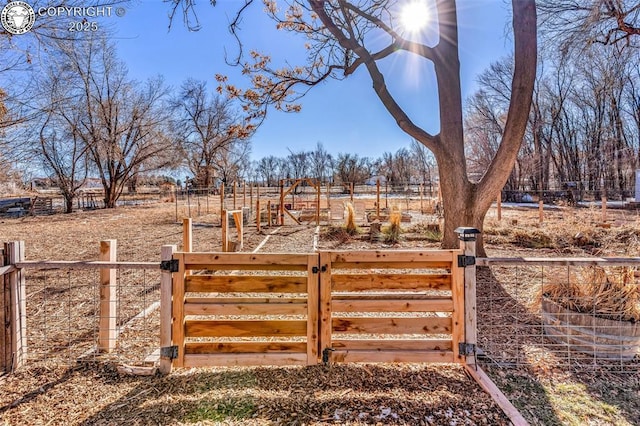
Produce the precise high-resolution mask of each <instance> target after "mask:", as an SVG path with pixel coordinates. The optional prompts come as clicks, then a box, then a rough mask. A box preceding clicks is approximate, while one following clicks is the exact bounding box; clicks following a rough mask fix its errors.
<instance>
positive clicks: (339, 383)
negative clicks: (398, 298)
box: [80, 364, 510, 425]
mask: <svg viewBox="0 0 640 426" xmlns="http://www.w3.org/2000/svg"><path fill="white" fill-rule="evenodd" d="M107 379H109V378H107ZM134 420H135V423H136V424H168V423H197V422H206V421H209V422H230V421H236V422H239V423H242V424H288V425H289V424H290V425H293V424H308V423H311V422H326V423H336V424H344V423H347V422H358V423H364V424H376V423H387V424H451V422H452V421H453V422H454V423H455V422H456V421H457V422H458V424H468V423H469V422H471V424H486V425H508V424H510V423H509V420H508V419H507V418H506V416H504V414H503V413H502V412H501V411H500V410H499V409H498V408H497V406H495V405H494V404H493V403H492V401H491V399H490V397H489V396H488V395H485V394H482V393H478V389H477V388H476V387H475V386H474V384H473V382H472V380H471V379H469V378H468V377H466V376H465V374H464V371H463V369H462V368H460V367H459V366H458V367H453V366H450V367H442V366H440V367H437V368H436V367H434V366H426V365H415V364H411V365H406V366H390V365H346V364H345V365H333V366H321V365H319V366H312V367H258V368H243V369H225V370H218V371H212V370H208V369H200V370H191V371H184V370H177V371H176V372H174V373H173V374H171V375H169V376H165V377H160V376H157V377H154V378H149V379H141V378H136V379H135V387H134V388H132V389H131V390H130V391H129V392H128V393H127V394H126V395H123V396H122V397H120V398H118V400H116V401H114V402H112V403H111V404H109V405H107V406H104V407H103V408H102V409H101V410H100V411H99V412H98V413H96V414H94V415H92V416H91V417H90V418H87V419H86V420H84V421H83V422H82V423H80V424H81V425H95V424H109V423H110V422H111V423H117V424H125V423H131V422H133V421H134ZM251 422H255V423H251Z"/></svg>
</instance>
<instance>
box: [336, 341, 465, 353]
mask: <svg viewBox="0 0 640 426" xmlns="http://www.w3.org/2000/svg"><path fill="white" fill-rule="evenodd" d="M451 347H452V344H451V339H419V340H418V339H406V340H386V339H372V340H368V339H357V340H354V339H334V340H333V348H334V349H336V350H350V351H378V352H380V351H396V350H397V351H449V352H450V351H451Z"/></svg>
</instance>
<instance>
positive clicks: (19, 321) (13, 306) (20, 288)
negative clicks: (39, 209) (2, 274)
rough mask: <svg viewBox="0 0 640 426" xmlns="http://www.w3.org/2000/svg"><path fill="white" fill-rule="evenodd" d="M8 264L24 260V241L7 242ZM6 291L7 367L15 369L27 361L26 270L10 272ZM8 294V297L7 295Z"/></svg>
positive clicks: (5, 354) (5, 353)
mask: <svg viewBox="0 0 640 426" xmlns="http://www.w3.org/2000/svg"><path fill="white" fill-rule="evenodd" d="M4 249H5V253H6V256H7V264H9V265H15V264H16V263H19V262H22V261H24V241H12V242H9V243H6V244H5V247H4ZM6 283H7V286H5V292H6V290H8V295H6V293H5V299H4V300H5V315H6V316H7V317H8V320H9V321H8V323H5V341H4V344H5V345H6V346H5V352H4V358H5V368H6V369H7V370H10V371H15V370H17V369H18V368H20V367H22V366H23V365H24V364H25V363H26V361H27V299H26V296H27V292H26V286H25V277H24V271H23V270H22V269H16V270H14V271H12V272H10V273H9V274H8V277H7V280H6ZM7 296H8V297H7Z"/></svg>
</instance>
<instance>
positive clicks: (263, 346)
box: [185, 342, 307, 355]
mask: <svg viewBox="0 0 640 426" xmlns="http://www.w3.org/2000/svg"><path fill="white" fill-rule="evenodd" d="M306 350H307V344H306V343H305V342H204V343H203V342H188V343H186V344H185V353H186V354H187V355H189V354H211V353H232V354H237V353H251V352H257V353H269V352H282V353H304V352H305V351H306Z"/></svg>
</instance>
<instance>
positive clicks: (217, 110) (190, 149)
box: [171, 79, 254, 187]
mask: <svg viewBox="0 0 640 426" xmlns="http://www.w3.org/2000/svg"><path fill="white" fill-rule="evenodd" d="M171 108H172V111H173V118H172V128H173V133H174V137H175V138H176V140H177V142H178V143H179V144H180V146H182V149H183V151H184V156H185V161H186V163H187V166H188V167H189V170H190V171H191V173H193V175H194V179H195V182H196V185H198V186H200V187H209V186H211V185H212V184H213V180H214V178H215V177H216V176H215V169H216V159H217V158H218V157H221V156H222V157H225V156H227V154H231V153H233V152H235V150H234V147H233V145H235V144H241V145H243V146H244V144H243V141H244V140H247V139H248V138H249V137H250V136H251V134H252V133H253V130H254V127H253V125H251V124H250V123H249V122H248V121H247V120H245V119H244V118H243V117H241V116H240V115H239V114H237V113H236V111H234V108H233V104H232V101H231V100H229V99H223V98H222V97H221V96H216V95H213V94H210V93H209V92H208V91H207V84H206V82H204V81H196V80H193V79H189V80H186V81H185V82H184V83H183V84H182V86H181V88H180V91H179V93H178V94H177V95H176V96H175V97H174V98H173V99H172V100H171ZM224 180H225V179H223V181H224Z"/></svg>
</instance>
